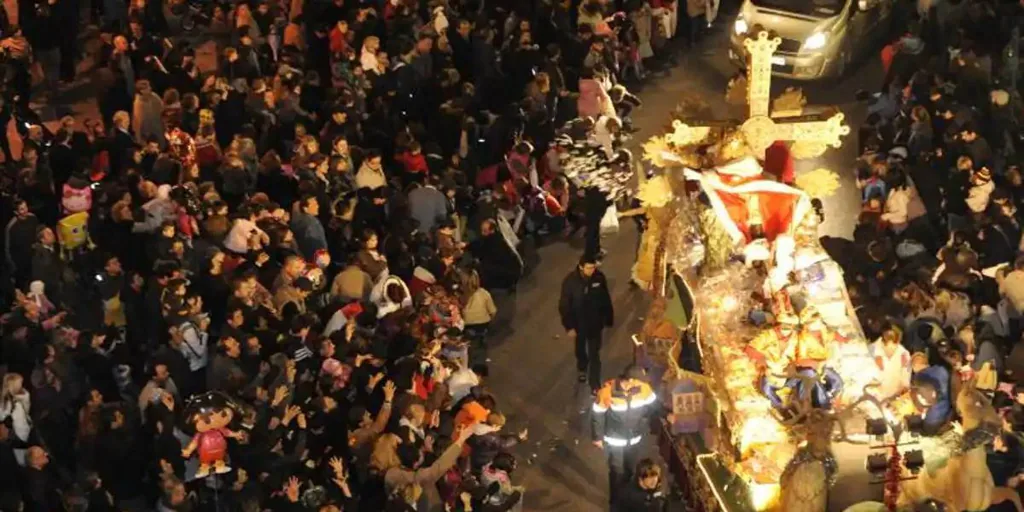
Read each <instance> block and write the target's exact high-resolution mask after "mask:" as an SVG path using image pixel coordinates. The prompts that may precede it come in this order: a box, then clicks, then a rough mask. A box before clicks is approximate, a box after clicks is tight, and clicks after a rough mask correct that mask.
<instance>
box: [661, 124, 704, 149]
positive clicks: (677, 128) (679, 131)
mask: <svg viewBox="0 0 1024 512" xmlns="http://www.w3.org/2000/svg"><path fill="white" fill-rule="evenodd" d="M710 134H711V128H709V127H707V126H688V125H687V124H686V123H684V122H682V121H680V120H678V119H676V120H675V121H672V133H670V134H668V142H669V143H670V144H672V145H674V146H689V145H691V144H700V143H701V142H704V141H705V140H707V138H708V135H710Z"/></svg>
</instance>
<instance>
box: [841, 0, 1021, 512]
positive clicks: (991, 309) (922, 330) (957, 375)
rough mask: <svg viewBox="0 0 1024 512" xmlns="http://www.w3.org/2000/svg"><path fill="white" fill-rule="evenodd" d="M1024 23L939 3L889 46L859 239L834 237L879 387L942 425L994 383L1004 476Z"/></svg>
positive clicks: (1016, 397)
mask: <svg viewBox="0 0 1024 512" xmlns="http://www.w3.org/2000/svg"><path fill="white" fill-rule="evenodd" d="M920 6H921V3H919V7H920ZM1022 20H1024V4H1020V3H1019V2H986V1H963V2H938V3H936V5H933V6H931V9H928V6H927V5H924V7H923V9H922V12H920V13H919V17H917V18H916V19H914V20H913V21H911V22H910V24H909V27H908V30H906V32H905V33H904V34H902V35H901V36H900V37H899V38H898V39H897V40H896V41H894V42H893V43H892V44H891V45H889V46H887V47H886V49H885V50H884V51H883V62H884V63H885V64H886V65H887V66H888V69H887V71H888V73H887V76H886V80H885V85H884V88H883V90H882V91H881V93H880V94H876V95H873V99H870V101H869V106H868V110H869V113H870V115H869V117H868V119H867V123H866V125H865V126H863V127H862V128H861V130H860V134H859V135H860V137H859V144H860V158H859V159H858V161H857V163H856V167H855V170H856V173H857V185H858V188H859V189H860V192H861V198H862V207H861V211H860V214H859V218H858V222H857V225H856V229H855V232H854V240H853V241H852V242H849V241H840V240H837V239H831V240H827V241H826V245H827V246H830V247H831V250H830V252H831V253H832V255H833V257H834V258H835V259H836V260H837V261H839V262H840V263H841V264H842V265H843V267H844V268H845V270H846V277H847V280H848V288H849V290H850V293H851V296H852V298H853V301H854V304H855V305H856V307H857V308H858V314H859V317H860V322H861V325H862V326H863V328H864V330H865V332H866V333H867V334H868V336H869V338H870V339H877V340H878V341H876V342H875V343H874V344H873V345H872V347H871V349H872V352H873V356H874V358H875V361H876V363H877V364H878V365H879V368H880V369H881V370H882V371H883V372H884V374H885V375H890V376H891V379H889V380H887V381H885V382H882V383H881V386H882V387H883V389H885V390H888V391H885V392H884V393H883V394H885V395H886V396H888V395H889V392H890V391H891V392H899V390H901V389H905V388H906V387H907V386H910V385H912V386H913V387H914V388H915V389H916V390H918V391H919V392H920V391H922V390H925V392H924V393H919V394H918V395H917V396H923V397H926V399H925V401H926V403H924V404H922V405H924V406H930V407H928V409H927V411H928V412H927V413H926V414H925V415H924V416H923V418H922V420H923V424H924V425H923V427H924V430H925V432H929V431H930V432H931V433H940V432H942V431H944V430H946V429H948V428H949V427H950V425H951V423H952V422H953V421H954V420H955V419H956V407H955V404H956V397H957V395H958V393H959V389H961V387H962V386H963V385H964V383H965V382H967V381H969V380H972V381H973V382H974V383H975V384H976V385H977V387H978V388H979V389H983V390H987V391H988V392H989V393H990V394H991V395H992V396H993V404H994V405H995V406H996V408H997V409H998V410H999V411H1000V412H1001V413H1002V417H1003V419H1004V424H1003V431H1002V432H1001V434H1000V435H998V436H996V438H995V440H994V441H992V442H991V443H990V450H989V457H988V462H989V468H990V469H991V471H992V475H993V477H994V478H995V485H996V486H1008V487H1016V486H1017V484H1018V483H1019V481H1020V476H1021V474H1024V451H1022V447H1024V446H1022V444H1021V440H1022V439H1024V438H1022V437H1021V436H1022V434H1024V405H1022V404H1024V380H1022V379H1024V341H1022V333H1024V323H1022V321H1021V318H1022V317H1021V315H1022V313H1024V300H1022V299H1024V280H1022V278H1024V258H1022V257H1021V251H1022V249H1024V245H1022V238H1021V233H1022V228H1021V226H1022V224H1021V222H1022V220H1024V218H1022V216H1021V215H1022V213H1024V210H1022V207H1024V203H1022V201H1024V179H1022V174H1021V167H1020V164H1021V162H1022V160H1021V155H1022V152H1024V139H1022V138H1021V137H1022V134H1024V133H1022V131H1021V121H1022V120H1024V116H1022V112H1024V111H1022V102H1021V96H1020V90H1019V87H1020V80H1019V79H1018V78H1017V77H1015V76H1014V75H1015V74H1017V73H1018V72H1019V71H1018V64H1017V62H1016V60H1017V59H1018V56H1017V54H1016V52H1015V51H1008V49H1012V48H1014V47H1015V46H1014V45H1015V44H1016V42H1015V41H1013V39H1012V38H1013V37H1019V33H1017V32H1015V31H1014V29H1015V28H1017V29H1019V27H1020V26H1021V21H1022ZM864 99H868V98H864ZM904 375H905V376H906V379H907V380H906V381H903V378H904ZM911 383H912V384H911ZM1001 506H1008V507H1010V509H1011V510H1012V509H1013V505H1012V504H1010V503H1006V504H1003V505H1001Z"/></svg>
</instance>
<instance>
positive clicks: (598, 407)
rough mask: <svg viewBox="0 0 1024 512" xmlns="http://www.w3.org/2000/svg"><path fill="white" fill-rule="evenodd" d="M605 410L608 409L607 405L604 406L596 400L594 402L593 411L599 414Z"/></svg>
mask: <svg viewBox="0 0 1024 512" xmlns="http://www.w3.org/2000/svg"><path fill="white" fill-rule="evenodd" d="M607 410H608V408H607V407H605V406H603V405H601V404H599V403H597V402H594V408H593V411H594V412H596V413H598V414H601V413H603V412H605V411H607Z"/></svg>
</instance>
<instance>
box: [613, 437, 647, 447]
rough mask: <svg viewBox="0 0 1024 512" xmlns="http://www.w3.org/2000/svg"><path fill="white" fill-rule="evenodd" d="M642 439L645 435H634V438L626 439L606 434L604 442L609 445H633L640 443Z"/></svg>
mask: <svg viewBox="0 0 1024 512" xmlns="http://www.w3.org/2000/svg"><path fill="white" fill-rule="evenodd" d="M642 440H643V436H636V437H634V438H632V439H625V438H621V437H608V436H605V438H604V442H605V444H607V445H608V446H618V447H622V446H633V445H635V444H639V443H640V441H642Z"/></svg>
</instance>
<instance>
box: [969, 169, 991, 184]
mask: <svg viewBox="0 0 1024 512" xmlns="http://www.w3.org/2000/svg"><path fill="white" fill-rule="evenodd" d="M973 178H974V179H976V180H978V181H979V182H981V183H988V182H990V181H992V171H990V170H988V167H982V168H981V169H978V170H977V171H974V175H973Z"/></svg>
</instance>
